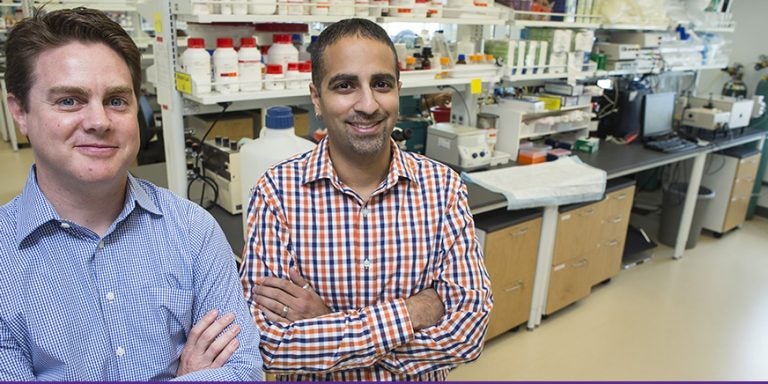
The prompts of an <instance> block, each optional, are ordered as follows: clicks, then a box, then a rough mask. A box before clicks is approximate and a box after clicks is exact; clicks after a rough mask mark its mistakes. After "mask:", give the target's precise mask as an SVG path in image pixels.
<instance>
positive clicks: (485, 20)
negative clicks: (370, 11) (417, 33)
mask: <svg viewBox="0 0 768 384" xmlns="http://www.w3.org/2000/svg"><path fill="white" fill-rule="evenodd" d="M504 16H506V15H496V16H494V15H467V16H466V17H394V16H386V17H379V18H375V19H376V20H375V21H377V22H379V23H422V24H425V23H439V24H462V25H485V24H494V25H501V24H505V23H506V22H507V20H506V18H505V17H504Z"/></svg>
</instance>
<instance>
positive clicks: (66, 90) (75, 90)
mask: <svg viewBox="0 0 768 384" xmlns="http://www.w3.org/2000/svg"><path fill="white" fill-rule="evenodd" d="M130 93H133V88H131V87H126V86H116V87H110V88H108V89H107V92H106V94H107V95H124V94H130ZM61 94H72V95H81V96H87V95H89V94H90V92H89V91H87V90H86V89H85V88H82V87H74V86H68V85H64V86H57V87H52V88H51V89H49V90H48V95H49V96H54V95H61Z"/></svg>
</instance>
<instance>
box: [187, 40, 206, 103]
mask: <svg viewBox="0 0 768 384" xmlns="http://www.w3.org/2000/svg"><path fill="white" fill-rule="evenodd" d="M180 61H181V70H182V71H183V72H184V73H187V74H188V75H189V76H190V77H191V78H192V93H193V94H195V95H197V94H202V93H210V92H211V72H212V71H211V55H210V54H209V53H208V51H206V50H205V39H203V38H201V37H190V38H189V39H187V49H186V50H185V51H184V53H182V54H181V60H180Z"/></svg>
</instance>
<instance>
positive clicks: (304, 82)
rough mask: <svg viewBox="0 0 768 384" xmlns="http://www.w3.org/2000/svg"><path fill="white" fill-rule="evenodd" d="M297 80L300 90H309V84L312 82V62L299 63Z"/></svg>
mask: <svg viewBox="0 0 768 384" xmlns="http://www.w3.org/2000/svg"><path fill="white" fill-rule="evenodd" d="M299 80H300V85H299V88H300V89H309V88H308V87H309V84H310V83H311V82H312V62H311V61H302V62H300V63H299Z"/></svg>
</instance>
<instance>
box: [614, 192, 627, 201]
mask: <svg viewBox="0 0 768 384" xmlns="http://www.w3.org/2000/svg"><path fill="white" fill-rule="evenodd" d="M615 198H616V200H624V199H626V198H627V193H626V192H622V193H621V194H619V195H616V197H615Z"/></svg>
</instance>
